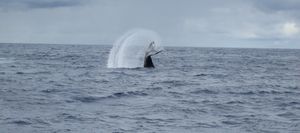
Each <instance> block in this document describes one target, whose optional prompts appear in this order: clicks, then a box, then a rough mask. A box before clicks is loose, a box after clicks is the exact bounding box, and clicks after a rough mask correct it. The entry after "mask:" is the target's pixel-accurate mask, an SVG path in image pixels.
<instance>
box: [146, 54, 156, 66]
mask: <svg viewBox="0 0 300 133" xmlns="http://www.w3.org/2000/svg"><path fill="white" fill-rule="evenodd" d="M144 67H147V68H154V64H153V62H152V59H151V56H146V57H145V60H144Z"/></svg>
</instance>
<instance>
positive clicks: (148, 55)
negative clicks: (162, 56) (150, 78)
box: [144, 41, 162, 68]
mask: <svg viewBox="0 0 300 133" xmlns="http://www.w3.org/2000/svg"><path fill="white" fill-rule="evenodd" d="M154 45H155V42H154V41H152V42H151V43H150V44H149V47H148V50H147V52H146V53H145V58H144V67H145V68H155V66H154V64H153V61H152V58H151V56H153V55H156V54H158V53H160V52H162V50H160V51H156V50H155V49H154Z"/></svg>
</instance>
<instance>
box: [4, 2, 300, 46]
mask: <svg viewBox="0 0 300 133" xmlns="http://www.w3.org/2000/svg"><path fill="white" fill-rule="evenodd" d="M5 1H6V2H7V1H8V0H0V8H8V7H9V8H12V7H14V10H6V11H2V12H1V10H0V18H1V21H0V29H1V30H0V36H1V38H0V42H45V43H96V44H101V43H109V44H111V43H112V42H113V41H114V40H116V39H117V38H118V37H119V36H121V35H122V34H123V33H125V32H126V31H128V30H130V29H133V28H145V29H151V30H154V31H156V32H158V34H159V35H161V37H162V40H163V42H164V43H165V44H167V45H177V46H182V45H183V46H187V45H190V46H191V45H192V46H220V47H230V46H234V47H299V48H300V45H299V42H300V38H299V37H298V36H299V35H300V34H299V32H298V31H297V30H298V29H299V30H300V21H299V20H300V19H299V17H298V16H297V15H299V13H298V12H297V11H296V10H298V8H297V6H298V5H299V4H298V3H299V2H297V1H294V0H287V1H280V0H274V1H273V0H272V1H267V0H245V1H241V0H227V1H220V0H201V1H199V0H188V1H186V0H177V1H174V0H151V1H150V0H87V1H86V0H85V1H83V0H60V1H58V0H44V1H43V0H23V1H22V0H9V1H10V2H8V3H5ZM4 3H5V4H8V5H10V6H8V5H5V4H4ZM11 5H14V6H11ZM20 5H21V6H20ZM80 5H84V6H80ZM24 7H26V9H27V10H26V11H25V12H19V11H15V10H23V9H24ZM58 7H64V8H58ZM30 9H43V10H30ZM54 9H55V10H54ZM275 44H276V45H275ZM292 44H294V45H292Z"/></svg>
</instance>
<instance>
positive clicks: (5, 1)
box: [0, 0, 82, 10]
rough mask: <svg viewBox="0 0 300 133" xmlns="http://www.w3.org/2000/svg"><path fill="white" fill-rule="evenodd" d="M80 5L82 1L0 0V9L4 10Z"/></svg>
mask: <svg viewBox="0 0 300 133" xmlns="http://www.w3.org/2000/svg"><path fill="white" fill-rule="evenodd" d="M80 4H82V0H0V8H2V9H5V10H20V9H22V10H23V9H36V8H58V7H69V6H77V5H80Z"/></svg>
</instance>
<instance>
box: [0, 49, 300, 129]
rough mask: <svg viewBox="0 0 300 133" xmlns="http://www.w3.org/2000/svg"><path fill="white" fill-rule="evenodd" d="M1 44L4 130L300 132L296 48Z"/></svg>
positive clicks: (0, 89) (0, 126)
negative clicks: (143, 51)
mask: <svg viewBox="0 0 300 133" xmlns="http://www.w3.org/2000/svg"><path fill="white" fill-rule="evenodd" d="M110 49H111V46H105V45H45V44H43V45H38V44H0V133H65V132H66V133H109V132H118V133H123V132H124V133H127V132H128V133H140V132H146V133H148V132H149V133H150V132H151V133H152V132H158V133H160V132H169V133H183V132H191V133H193V132H194V133H199V132H201V133H214V132H216V133H234V132H236V133H300V50H292V49H234V48H187V47H165V51H164V52H162V53H160V54H158V55H156V56H154V57H153V58H152V59H153V62H154V64H155V65H156V68H155V69H146V68H135V69H111V68H107V67H106V64H107V58H108V54H109V51H110Z"/></svg>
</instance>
